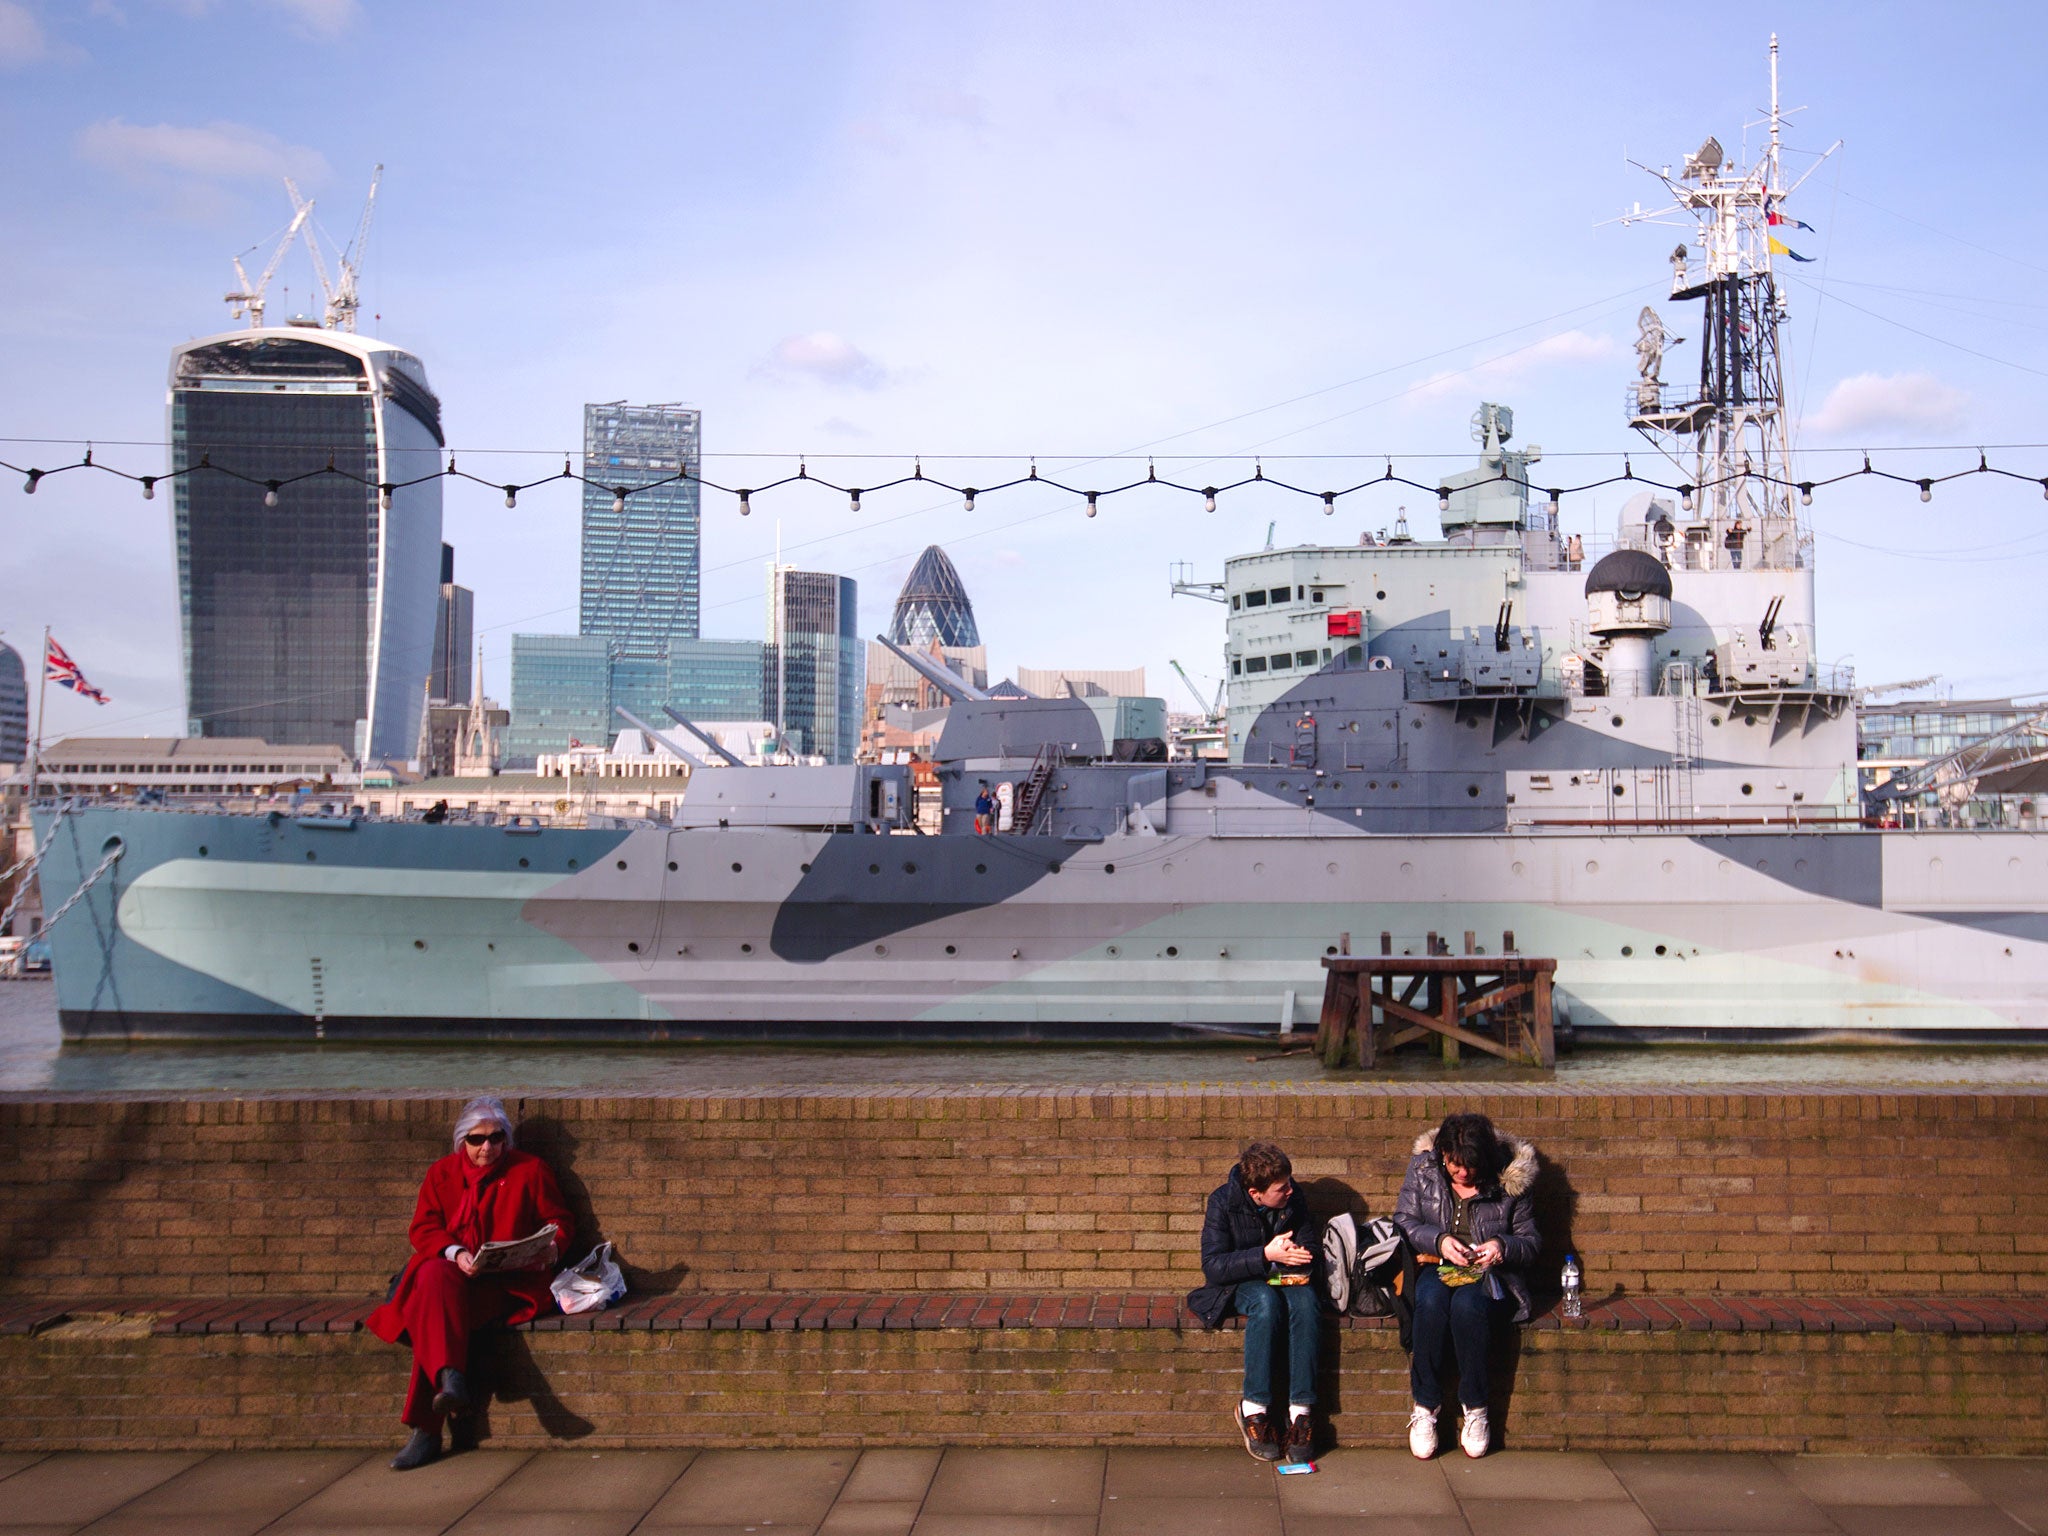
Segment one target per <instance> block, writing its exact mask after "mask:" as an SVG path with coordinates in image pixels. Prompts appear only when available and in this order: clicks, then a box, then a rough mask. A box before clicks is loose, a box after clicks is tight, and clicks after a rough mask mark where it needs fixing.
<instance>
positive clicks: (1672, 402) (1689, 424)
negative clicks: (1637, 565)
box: [1623, 34, 1833, 570]
mask: <svg viewBox="0 0 2048 1536" xmlns="http://www.w3.org/2000/svg"><path fill="white" fill-rule="evenodd" d="M1767 124H1768V127H1769V130H1770V137H1769V142H1768V147H1767V148H1766V149H1765V150H1764V152H1763V154H1762V156H1761V157H1760V158H1759V159H1758V160H1757V162H1756V163H1755V164H1753V165H1749V166H1739V165H1735V164H1732V163H1731V162H1730V161H1729V158H1728V155H1727V152H1726V151H1725V150H1724V149H1723V148H1722V147H1721V144H1720V142H1719V141H1718V140H1716V139H1713V138H1709V139H1708V140H1707V141H1706V142H1705V143H1704V144H1702V145H1701V146H1700V147H1699V148H1698V149H1697V150H1695V151H1693V153H1691V154H1689V155H1687V156H1686V157H1685V162H1684V164H1683V166H1682V167H1681V168H1680V169H1679V171H1678V173H1677V174H1676V175H1675V176H1674V175H1673V174H1672V171H1671V168H1670V167H1669V166H1665V167H1664V168H1663V169H1661V170H1650V168H1649V167H1647V166H1644V167H1642V169H1644V170H1648V171H1649V172H1650V174H1651V175H1652V176H1655V177H1656V178H1657V179H1658V180H1659V181H1661V182H1662V183H1663V184H1664V186H1665V188H1666V190H1667V191H1668V192H1669V193H1670V194H1671V197H1672V200H1673V201H1672V206H1671V207H1669V208H1665V209H1660V210H1657V211H1655V212H1650V213H1644V212H1641V211H1637V212H1634V213H1631V214H1629V215H1627V216H1625V217H1624V219H1623V222H1624V223H1634V222H1637V221H1642V222H1647V223H1662V224H1674V223H1679V222H1680V221H1681V220H1684V221H1689V222H1690V223H1691V224H1692V226H1693V234H1692V236H1691V238H1690V239H1689V240H1688V241H1687V242H1686V243H1684V244H1681V245H1680V246H1679V247H1678V248H1677V249H1676V250H1674V251H1673V252H1672V253H1671V266H1672V279H1671V298H1672V300H1673V301H1674V302H1677V303H1689V302H1691V301H1694V300H1698V301H1699V302H1700V304H1701V306H1702V308H1701V314H1700V317H1699V322H1698V325H1699V328H1698V331H1697V334H1698V336H1699V342H1700V345H1699V358H1700V362H1699V380H1698V383H1697V384H1696V385H1691V384H1666V383H1665V382H1664V381H1663V379H1662V378H1661V377H1660V376H1659V374H1660V372H1661V366H1662V362H1663V353H1664V348H1665V345H1666V333H1665V330H1664V326H1663V322H1662V320H1661V319H1660V318H1659V317H1658V315H1657V314H1656V312H1655V311H1654V310H1651V309H1648V308H1646V309H1644V310H1643V312H1642V314H1641V316H1640V317H1639V318H1638V325H1639V327H1640V336H1639V339H1638V341H1637V344H1636V351H1637V357H1638V360H1639V362H1640V364H1641V370H1642V374H1641V377H1640V378H1639V379H1638V381H1637V382H1636V384H1635V385H1634V387H1633V388H1632V390H1631V392H1630V397H1629V403H1628V411H1629V425H1631V426H1632V427H1634V428H1636V429H1637V430H1638V431H1640V432H1641V433H1643V435H1644V436H1645V437H1647V438H1649V439H1650V440H1651V442H1653V443H1654V444H1655V445H1656V447H1657V449H1658V451H1659V452H1661V453H1663V454H1664V455H1665V456H1666V457H1667V458H1669V459H1670V460H1671V462H1672V463H1673V464H1674V465H1676V466H1677V467H1678V469H1679V471H1680V473H1682V474H1683V475H1685V476H1686V480H1687V483H1688V484H1689V485H1690V486H1692V487H1693V489H1692V491H1691V492H1690V494H1689V495H1688V496H1686V497H1685V498H1684V499H1685V500H1689V501H1690V502H1691V506H1690V507H1684V508H1682V509H1681V510H1680V511H1679V512H1678V513H1677V514H1676V519H1675V521H1667V522H1665V523H1664V524H1662V525H1660V526H1662V527H1668V528H1670V530H1671V531H1670V532H1669V534H1663V533H1660V534H1659V537H1660V538H1661V539H1662V540H1663V541H1664V545H1665V547H1661V548H1659V549H1658V550H1656V551H1654V553H1656V554H1658V555H1659V556H1660V558H1663V559H1664V560H1665V561H1666V563H1667V564H1670V565H1674V566H1680V567H1682V568H1688V569H1702V570H1705V569H1731V568H1732V569H1751V570H1772V569H1777V570H1783V569H1790V568H1793V567H1797V566H1802V565H1805V564H1808V563H1809V562H1810V560H1811V557H1812V535H1811V533H1810V532H1808V531H1807V530H1806V529H1805V528H1804V527H1802V526H1801V523H1800V518H1799V509H1798V506H1797V504H1796V501H1795V497H1794V493H1793V491H1792V489H1791V487H1790V486H1789V485H1788V484H1786V483H1784V482H1787V481H1790V480H1791V479H1792V474H1791V467H1790V445H1789V441H1788V432H1787V423H1786V419H1785V367H1784V356H1783V352H1782V349H1781V347H1780V344H1779V328H1780V326H1781V324H1782V322H1783V321H1784V319H1785V315H1786V309H1785V301H1784V298H1783V297H1782V295H1781V294H1780V293H1779V290H1778V283H1777V276H1776V272H1775V269H1774V260H1775V257H1776V256H1777V255H1778V254H1779V253H1780V252H1784V253H1786V254H1788V255H1789V254H1790V249H1789V247H1787V246H1786V245H1785V244H1784V242H1783V241H1781V240H1778V239H1776V238H1775V236H1774V230H1777V229H1779V228H1784V229H1786V230H1788V231H1789V230H1790V229H1791V228H1792V227H1793V226H1791V225H1790V224H1789V223H1780V222H1778V221H1780V220H1784V219H1786V218H1787V216H1786V215H1785V214H1784V213H1783V212H1782V204H1783V202H1784V200H1785V198H1786V197H1787V196H1788V195H1789V194H1790V193H1791V192H1792V191H1795V190H1797V187H1796V185H1795V186H1794V187H1790V188H1788V187H1787V186H1786V185H1785V181H1784V173H1783V169H1782V164H1781V148H1782V125H1783V115H1782V113H1781V111H1780V108H1779V103H1778V39H1777V36H1776V34H1773V35H1772V37H1771V104H1770V114H1769V117H1768V119H1767ZM1828 153H1830V154H1832V153H1833V150H1832V149H1830V150H1829V151H1828ZM1821 158H1822V159H1825V158H1826V156H1825V155H1823V156H1822V157H1821ZM1816 164H1818V161H1816ZM1807 175H1809V176H1810V175H1812V171H1811V170H1809V171H1808V172H1807ZM1800 180H1801V181H1802V182H1803V181H1804V180H1805V177H1801V178H1800ZM1671 345H1676V343H1675V342H1673V343H1671Z"/></svg>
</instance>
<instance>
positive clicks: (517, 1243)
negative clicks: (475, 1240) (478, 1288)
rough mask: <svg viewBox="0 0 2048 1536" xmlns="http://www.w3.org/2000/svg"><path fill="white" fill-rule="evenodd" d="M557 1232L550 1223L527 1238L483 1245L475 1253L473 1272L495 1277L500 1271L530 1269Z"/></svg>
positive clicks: (546, 1249)
mask: <svg viewBox="0 0 2048 1536" xmlns="http://www.w3.org/2000/svg"><path fill="white" fill-rule="evenodd" d="M558 1230H559V1229H558V1228H557V1227H556V1226H555V1224H554V1223H553V1222H552V1221H551V1222H549V1223H548V1224H547V1225H546V1226H544V1227H542V1228H541V1229H540V1230H539V1231H538V1232H535V1233H532V1234H531V1235H529V1236H527V1237H515V1238H513V1239H512V1240H511V1241H509V1242H503V1243H485V1244H484V1245H483V1247H481V1248H479V1249H477V1251H476V1267H475V1270H474V1271H473V1272H474V1273H476V1274H479V1275H495V1274H497V1273H499V1272H500V1271H502V1270H508V1269H531V1268H533V1266H534V1264H535V1262H536V1261H537V1260H538V1259H539V1258H540V1257H541V1255H543V1254H544V1253H546V1252H547V1251H548V1245H549V1244H550V1243H552V1242H553V1241H554V1240H555V1234H556V1233H557V1231H558Z"/></svg>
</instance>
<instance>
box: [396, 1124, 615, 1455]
mask: <svg viewBox="0 0 2048 1536" xmlns="http://www.w3.org/2000/svg"><path fill="white" fill-rule="evenodd" d="M549 1222H553V1223H554V1224H555V1227H556V1233H555V1239H554V1243H553V1244H552V1245H551V1246H550V1247H549V1248H548V1250H547V1252H545V1253H544V1254H542V1255H541V1256H540V1257H539V1258H538V1259H537V1260H535V1261H534V1264H533V1267H532V1268H530V1269H522V1270H508V1271H503V1272H500V1273H497V1274H482V1275H480V1274H478V1273H477V1272H476V1251H477V1249H478V1248H480V1247H482V1246H483V1245H484V1244H485V1243H497V1242H507V1241H510V1240H512V1239H515V1238H522V1237H527V1236H530V1235H532V1234H533V1233H535V1232H538V1231H539V1230H540V1229H541V1228H542V1227H544V1226H546V1225H547V1224H548V1223H549ZM574 1231H575V1221H574V1220H573V1218H572V1217H571V1216H570V1215H569V1209H568V1207H567V1206H566V1205H564V1204H563V1203H562V1192H561V1190H560V1189H558V1188H557V1187H556V1185H555V1176H554V1174H553V1173H551V1172H549V1171H548V1165H547V1164H546V1163H544V1162H542V1161H541V1160H540V1159H539V1158H537V1157H535V1156H533V1155H532V1154H531V1153H528V1152H519V1151H515V1150H513V1146H512V1122H511V1120H510V1119H509V1118H507V1116H506V1114H505V1106H504V1104H503V1103H501V1102H500V1101H499V1100H497V1099H492V1098H481V1099H471V1100H470V1101H469V1102H468V1103H467V1104H465V1105H464V1106H463V1107H462V1114H461V1115H460V1116H459V1117H458V1118H457V1119H456V1122H455V1150H454V1151H452V1152H450V1153H449V1154H448V1155H447V1156H446V1157H444V1158H442V1159H440V1161H438V1162H436V1163H435V1164H434V1165H433V1167H431V1168H429V1169H428V1170H427V1177H426V1181H425V1182H424V1183H423V1184H421V1185H420V1198H419V1204H418V1206H417V1207H416V1208H415V1209H414V1211H413V1216H412V1248H413V1253H412V1258H411V1260H410V1261H409V1262H408V1263H407V1264H406V1266H405V1272H404V1273H403V1274H401V1275H400V1276H399V1277H398V1284H397V1285H396V1286H395V1287H394V1288H393V1290H392V1292H391V1298H390V1300H388V1301H386V1302H385V1303H384V1304H383V1305H382V1306H381V1307H379V1308H377V1310H376V1311H374V1312H372V1313H371V1314H370V1316H369V1318H368V1320H367V1323H366V1326H367V1327H368V1328H369V1330H370V1332H372V1333H374V1334H375V1335H377V1337H378V1338H380V1339H382V1340H384V1341H385V1342H386V1343H387V1344H410V1345H411V1346H412V1386H411V1389H410V1390H409V1391H408V1392H407V1393H406V1398H405V1412H404V1413H403V1414H402V1415H400V1419H401V1421H402V1422H403V1423H405V1424H406V1425H407V1426H409V1427H410V1428H411V1430H412V1435H411V1437H410V1438H409V1439H408V1440H407V1441H406V1442H405V1446H404V1448H403V1449H402V1450H400V1451H399V1453H398V1454H397V1456H395V1457H393V1458H392V1462H391V1467H392V1470H393V1471H396V1472H407V1471H410V1470H411V1469H412V1468H414V1467H418V1466H424V1465H425V1464H426V1463H427V1462H430V1461H432V1460H433V1459H434V1458H435V1457H436V1456H438V1455H440V1454H441V1421H442V1420H443V1419H445V1418H448V1417H450V1416H451V1415H452V1416H454V1417H455V1418H457V1419H458V1420H460V1419H463V1418H465V1417H466V1416H467V1415H468V1414H470V1413H471V1412H472V1411H474V1409H475V1407H476V1400H475V1398H474V1397H473V1396H472V1395H471V1393H470V1389H469V1383H468V1381H467V1380H466V1379H465V1378H464V1376H463V1371H464V1369H465V1368H466V1367H467V1366H468V1364H469V1336H470V1334H471V1333H473V1332H474V1331H475V1330H476V1329H478V1328H481V1327H483V1326H484V1325H485V1324H487V1323H523V1322H526V1321H528V1320H529V1319H531V1318H535V1317H538V1316H540V1315H541V1314H543V1313H547V1312H552V1311H554V1310H555V1298H554V1294H553V1293H552V1292H551V1291H550V1290H549V1289H548V1282H549V1275H550V1271H551V1270H552V1269H553V1268H554V1266H555V1262H556V1260H557V1258H558V1257H559V1256H560V1254H561V1253H562V1252H563V1251H565V1250H566V1249H568V1248H569V1247H570V1239H571V1238H572V1237H573V1235H574Z"/></svg>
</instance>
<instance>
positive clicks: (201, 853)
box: [199, 843, 206, 859]
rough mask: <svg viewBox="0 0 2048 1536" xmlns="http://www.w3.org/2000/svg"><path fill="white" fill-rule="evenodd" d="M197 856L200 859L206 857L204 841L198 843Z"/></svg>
mask: <svg viewBox="0 0 2048 1536" xmlns="http://www.w3.org/2000/svg"><path fill="white" fill-rule="evenodd" d="M199 857H201V858H202V859H203V858H205V857H206V844H204V843H201V844H200V845H199Z"/></svg>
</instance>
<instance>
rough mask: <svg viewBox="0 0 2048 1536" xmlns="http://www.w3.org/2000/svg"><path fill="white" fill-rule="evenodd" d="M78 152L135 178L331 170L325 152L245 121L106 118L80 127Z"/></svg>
mask: <svg viewBox="0 0 2048 1536" xmlns="http://www.w3.org/2000/svg"><path fill="white" fill-rule="evenodd" d="M78 152H79V154H81V155H83V156H84V157H85V158H86V159H87V160H90V161H92V162H93V163H94V164H96V165H102V166H105V167H106V168H107V169H108V170H111V171H117V172H119V173H120V174H121V175H123V176H127V177H129V178H131V179H133V180H137V181H152V180H157V179H160V178H163V177H167V176H168V177H176V178H192V179H195V180H199V181H242V180H248V179H251V178H258V179H266V180H267V179H270V178H273V177H278V176H293V177H296V178H298V179H299V180H302V181H308V182H311V181H318V180H319V179H321V178H322V177H324V176H325V175H326V174H327V161H326V158H325V157H324V156H323V155H321V154H320V152H319V151H318V150H314V149H307V148H305V147H303V146H302V145H297V144H287V143H285V142H284V140H282V139H280V138H278V137H277V135H276V134H273V133H265V132H264V131H263V130H262V129H260V128H251V127H248V126H246V125H245V124H242V123H208V124H206V125H205V126H204V127H200V128H181V127H178V126H177V125H176V124H173V123H157V124H155V125H153V126H144V125H143V124H140V123H129V122H125V121H123V120H122V119H121V118H118V117H109V118H103V119H101V120H100V121H99V122H97V123H94V124H92V125H91V126H90V127H88V128H85V129H83V130H82V131H81V132H80V133H79V135H78Z"/></svg>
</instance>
